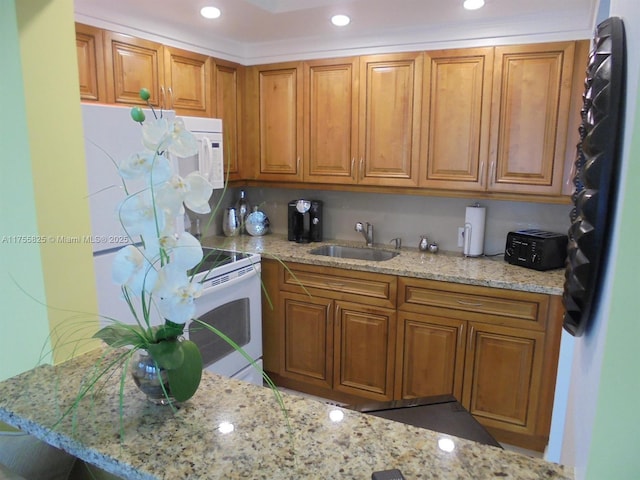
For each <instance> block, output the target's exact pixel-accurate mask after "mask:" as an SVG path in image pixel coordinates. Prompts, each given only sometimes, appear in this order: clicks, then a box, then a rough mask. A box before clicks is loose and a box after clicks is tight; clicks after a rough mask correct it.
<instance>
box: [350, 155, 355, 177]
mask: <svg viewBox="0 0 640 480" xmlns="http://www.w3.org/2000/svg"><path fill="white" fill-rule="evenodd" d="M355 166H356V159H355V157H351V180H353V181H354V182H355V180H356V171H355Z"/></svg>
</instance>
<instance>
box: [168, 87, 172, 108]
mask: <svg viewBox="0 0 640 480" xmlns="http://www.w3.org/2000/svg"><path fill="white" fill-rule="evenodd" d="M167 93H168V94H169V102H168V104H169V106H168V108H169V109H170V110H173V90H171V87H169V88H168V89H167Z"/></svg>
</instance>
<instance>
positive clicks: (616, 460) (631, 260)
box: [587, 5, 640, 480]
mask: <svg viewBox="0 0 640 480" xmlns="http://www.w3.org/2000/svg"><path fill="white" fill-rule="evenodd" d="M633 8H638V6H637V5H634V7H633ZM637 19H638V20H640V16H638V17H637ZM635 28H640V27H638V26H636V27H635ZM628 29H629V26H627V30H628ZM627 38H629V37H627ZM628 52H629V54H632V55H633V54H634V53H633V52H634V50H632V49H629V50H628ZM630 80H632V81H634V82H636V83H637V82H638V78H637V77H633V76H631V77H630ZM631 90H635V91H637V92H640V84H638V89H637V90H636V89H635V88H634V89H631ZM627 102H629V103H630V104H631V111H632V112H633V111H635V115H632V116H631V117H630V118H629V117H628V118H627V125H626V126H625V128H627V129H630V130H631V132H632V133H631V144H630V148H629V153H628V155H627V161H628V165H627V170H626V172H625V176H624V179H623V181H622V182H621V184H622V186H623V188H624V192H625V194H624V203H623V205H622V209H621V210H619V215H620V229H619V231H618V243H617V248H618V255H617V258H616V262H615V274H614V279H613V290H612V294H611V308H610V310H609V313H608V321H607V329H606V335H607V337H606V343H605V347H604V355H603V361H602V373H601V376H600V388H599V389H598V400H597V403H596V416H595V423H594V425H593V440H592V444H591V447H590V449H589V457H588V458H589V460H588V463H587V478H589V479H593V480H599V479H605V478H612V479H614V478H615V479H619V480H626V479H629V480H634V479H638V478H640V455H639V454H638V440H640V432H639V428H640V409H639V408H638V399H640V371H639V370H640V369H639V367H640V354H639V353H640V351H639V348H638V345H639V343H638V342H639V339H640V313H639V309H638V305H637V299H638V293H639V292H640V261H639V260H640V254H639V253H638V239H639V238H640V216H639V215H638V204H639V203H640V95H637V96H636V97H635V98H634V97H630V98H627ZM630 120H631V121H630Z"/></svg>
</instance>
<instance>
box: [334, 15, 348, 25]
mask: <svg viewBox="0 0 640 480" xmlns="http://www.w3.org/2000/svg"><path fill="white" fill-rule="evenodd" d="M331 23H333V24H334V25H335V26H336V27H344V26H346V25H349V24H350V23H351V19H350V18H349V17H348V16H346V15H334V16H333V17H331Z"/></svg>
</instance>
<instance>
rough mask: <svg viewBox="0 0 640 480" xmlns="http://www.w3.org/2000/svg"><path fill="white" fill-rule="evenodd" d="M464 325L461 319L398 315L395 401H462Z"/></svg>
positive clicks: (402, 313)
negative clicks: (430, 398) (434, 397)
mask: <svg viewBox="0 0 640 480" xmlns="http://www.w3.org/2000/svg"><path fill="white" fill-rule="evenodd" d="M465 325H466V322H464V321H462V320H454V319H448V318H443V317H437V316H434V315H420V314H416V313H409V312H400V313H399V318H398V341H397V352H398V353H397V356H396V395H395V396H396V398H414V397H426V396H429V395H446V394H449V395H453V396H454V397H456V398H462V375H463V373H464V370H463V368H464V352H465V335H464V334H465Z"/></svg>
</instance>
